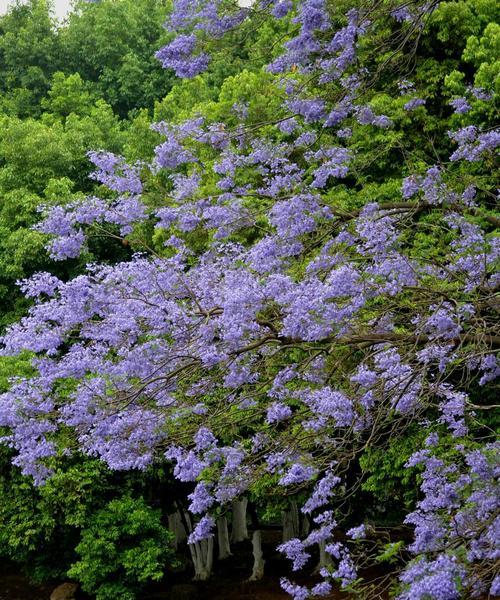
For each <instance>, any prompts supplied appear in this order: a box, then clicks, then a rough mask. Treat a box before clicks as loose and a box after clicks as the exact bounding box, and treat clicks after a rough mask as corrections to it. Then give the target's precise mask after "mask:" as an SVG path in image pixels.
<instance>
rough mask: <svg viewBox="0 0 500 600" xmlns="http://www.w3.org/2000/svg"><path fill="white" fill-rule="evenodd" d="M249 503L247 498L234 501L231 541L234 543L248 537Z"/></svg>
mask: <svg viewBox="0 0 500 600" xmlns="http://www.w3.org/2000/svg"><path fill="white" fill-rule="evenodd" d="M247 504H248V500H247V499H246V498H241V500H235V501H234V502H233V527H232V530H231V542H233V544H234V543H238V542H242V541H243V540H246V539H248V529H247Z"/></svg>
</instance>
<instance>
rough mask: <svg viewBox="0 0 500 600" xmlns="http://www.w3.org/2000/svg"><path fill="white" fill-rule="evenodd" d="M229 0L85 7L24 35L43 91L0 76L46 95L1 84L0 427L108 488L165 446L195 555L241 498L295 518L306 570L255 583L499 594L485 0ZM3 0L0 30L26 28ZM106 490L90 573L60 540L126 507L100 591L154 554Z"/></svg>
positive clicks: (493, 159)
mask: <svg viewBox="0 0 500 600" xmlns="http://www.w3.org/2000/svg"><path fill="white" fill-rule="evenodd" d="M241 4H243V3H238V2H233V1H230V0H199V1H196V2H191V1H189V2H188V1H186V0H174V2H173V5H172V6H171V7H169V10H168V18H167V22H166V24H165V33H161V34H160V33H158V29H157V24H158V20H159V18H160V16H161V15H162V14H163V13H162V7H161V5H158V4H157V3H154V2H152V0H147V2H146V1H144V0H141V2H139V3H129V2H128V1H127V0H124V1H123V2H104V3H103V4H102V6H101V5H100V4H98V5H97V4H96V5H92V6H91V7H88V8H83V5H82V7H80V9H79V11H77V12H75V14H74V15H73V16H71V17H70V19H69V23H68V25H67V27H66V28H65V29H64V30H61V32H55V31H52V29H50V27H49V26H48V29H47V33H46V34H44V35H43V36H42V37H43V44H42V46H43V48H44V51H43V53H42V55H43V56H48V55H49V54H48V53H50V51H52V50H50V48H52V44H61V48H63V49H66V50H64V51H67V52H69V55H70V56H71V59H65V60H66V62H65V65H64V66H62V67H61V68H60V69H59V68H57V69H55V70H53V71H52V72H50V74H49V73H48V71H47V69H49V66H50V68H53V63H52V62H51V61H49V60H47V61H46V62H47V65H49V66H47V68H46V67H45V66H44V64H45V63H43V61H41V64H40V66H39V67H37V68H38V69H39V71H37V73H39V72H40V73H43V77H49V80H50V82H51V83H50V87H46V88H44V87H43V85H42V84H41V83H37V84H36V85H35V84H33V85H32V83H31V82H28V83H26V82H18V81H15V82H14V83H13V84H12V90H11V91H9V94H10V95H9V94H6V97H7V98H10V99H11V100H9V102H14V103H15V104H16V105H17V106H20V105H19V98H21V96H22V97H23V98H24V96H23V95H22V94H18V93H17V92H15V90H17V89H18V88H17V87H14V86H17V85H23V86H27V87H26V89H28V90H29V98H37V97H38V96H37V94H42V95H43V99H40V100H37V102H39V105H38V104H37V108H36V109H32V110H31V112H30V113H21V112H19V110H18V111H17V112H16V111H14V114H13V112H12V110H11V108H9V109H8V110H7V109H6V111H5V116H4V117H3V119H5V126H4V127H3V128H2V129H3V131H4V133H2V136H3V139H0V154H1V156H2V157H3V158H2V160H3V161H4V167H3V168H2V170H1V172H0V185H1V186H2V189H4V190H5V192H4V193H5V198H12V199H13V198H14V197H16V198H17V197H18V196H17V195H12V194H11V190H16V191H17V190H18V189H19V188H21V187H22V189H23V190H24V192H23V194H24V195H23V196H21V197H22V198H25V205H26V206H27V209H26V215H27V217H26V218H25V220H23V218H22V217H21V221H20V222H19V226H18V227H14V228H11V230H10V231H11V233H9V235H8V236H7V237H6V239H7V240H11V238H12V240H11V241H9V242H8V243H10V244H11V246H12V245H13V246H14V247H15V248H16V249H19V251H21V250H23V252H24V253H25V254H22V256H20V258H19V259H18V260H17V261H14V263H13V264H14V265H18V266H19V268H20V269H21V271H20V270H19V269H18V270H17V271H16V270H15V269H14V270H13V273H15V275H12V276H10V275H9V274H8V273H9V271H8V270H6V273H7V276H8V277H23V275H24V274H23V273H22V269H23V268H24V262H23V260H24V257H25V256H28V257H29V258H28V259H27V260H28V262H29V263H30V265H31V264H32V265H33V268H31V267H30V268H31V272H30V273H26V275H31V274H32V273H34V274H32V276H30V277H25V278H24V279H23V281H22V282H21V283H20V286H21V290H22V292H23V294H24V296H25V297H26V298H27V304H28V303H29V308H27V311H26V313H25V314H24V316H22V317H21V318H20V319H19V320H18V321H17V322H15V323H13V324H12V325H10V326H9V327H8V328H7V330H6V332H5V334H4V335H3V337H2V354H3V356H4V357H6V359H7V357H9V358H8V359H9V360H11V361H15V360H16V359H15V358H12V357H19V358H18V359H17V360H18V361H19V362H18V363H17V364H21V365H22V369H23V372H21V373H17V374H18V375H19V376H18V377H17V378H15V379H14V380H11V382H10V384H9V385H8V386H5V387H6V391H5V392H4V393H3V394H2V395H1V396H0V426H2V427H3V428H4V429H5V434H4V436H3V438H2V439H3V442H4V443H5V444H6V445H8V446H10V448H11V449H12V450H13V464H14V465H15V466H17V467H19V468H20V470H21V473H22V475H24V476H30V477H32V478H33V479H34V481H35V483H36V485H38V486H41V488H40V489H41V490H44V489H45V490H47V489H48V490H50V489H51V486H52V485H53V483H51V482H53V481H54V478H55V479H56V480H57V477H60V476H61V473H64V472H65V470H66V469H68V465H69V464H71V463H72V462H73V461H76V462H78V461H82V462H83V463H84V464H89V465H92V468H93V469H95V468H104V467H103V465H102V464H101V463H104V464H105V465H106V468H107V469H109V472H108V471H106V472H107V473H108V475H107V476H108V477H110V478H112V477H114V476H123V477H126V478H129V479H127V481H129V482H131V483H130V486H131V487H132V488H133V489H136V488H137V486H138V485H139V487H140V484H138V483H137V481H141V478H144V479H143V481H146V480H147V479H148V477H152V475H151V474H152V473H154V472H155V469H167V470H168V474H165V473H162V477H163V478H164V479H165V480H166V481H167V482H168V483H167V485H171V486H172V488H171V489H172V498H175V502H176V503H177V504H176V505H177V506H180V507H181V508H182V507H185V508H186V511H187V512H186V513H184V508H182V509H181V510H180V511H179V514H181V515H182V518H183V519H184V522H183V524H184V528H185V529H186V532H187V533H188V534H189V537H188V545H189V547H190V550H191V554H192V556H193V562H194V563H195V569H197V571H196V574H197V575H198V576H199V578H202V577H205V576H208V574H209V572H210V564H211V558H210V553H211V551H212V544H213V538H214V536H215V532H216V527H217V528H219V527H222V525H221V523H223V521H221V520H222V519H225V518H226V515H228V510H229V507H233V532H234V531H235V530H236V528H235V523H236V521H237V518H236V514H237V510H239V509H238V508H236V507H240V508H241V505H242V503H243V504H244V505H245V506H246V503H247V502H250V505H251V508H252V511H253V528H254V530H255V531H257V530H258V529H259V526H258V522H259V521H265V520H266V518H270V519H271V520H272V517H269V515H273V514H274V513H276V511H278V512H279V511H290V514H292V513H293V511H294V510H297V515H299V514H300V517H299V516H297V517H296V520H297V523H299V522H300V523H302V525H304V524H305V526H304V527H298V526H296V527H293V528H292V529H293V533H292V534H290V535H287V536H284V539H283V543H282V544H281V545H280V546H279V550H280V552H282V553H283V554H284V555H285V556H286V557H287V558H288V559H289V560H290V562H291V570H292V571H300V572H303V570H304V568H305V569H307V568H308V567H312V566H313V565H311V562H312V554H313V553H314V552H316V550H315V548H317V547H319V553H320V565H319V574H320V576H321V578H320V579H319V580H316V581H315V582H314V583H313V584H311V585H302V583H300V584H299V583H296V582H295V580H294V578H293V576H290V577H287V578H283V580H282V582H281V584H282V587H283V589H285V590H286V591H287V592H288V593H289V594H290V595H291V596H292V597H293V598H295V599H296V600H302V599H305V598H309V597H320V596H328V594H330V592H331V591H332V589H333V587H334V586H337V585H338V586H340V587H341V588H342V589H345V590H348V591H350V592H352V593H353V594H358V595H359V597H362V598H375V597H377V596H376V594H380V596H379V597H382V595H383V594H385V593H386V592H387V591H388V590H389V591H390V594H391V597H394V598H398V599H399V600H428V599H434V598H435V599H437V600H457V599H460V598H470V597H481V595H484V594H486V595H487V594H490V595H491V596H494V595H496V594H500V576H499V575H498V572H497V570H496V566H497V563H496V562H495V561H497V560H498V552H499V546H498V544H499V539H500V536H499V535H498V527H499V523H500V516H499V512H498V508H499V489H498V442H497V440H496V429H497V426H498V421H497V418H496V415H497V414H498V413H497V411H496V409H497V406H496V405H495V390H496V388H495V379H496V378H497V377H498V375H499V373H500V367H499V366H498V362H497V353H498V349H499V347H500V335H499V333H498V285H499V278H498V259H499V250H500V245H499V238H498V231H497V230H498V225H499V215H498V211H497V206H496V185H497V180H496V178H497V159H498V156H497V148H498V145H499V143H500V132H499V131H498V129H497V128H496V122H495V119H496V116H497V108H498V100H497V95H496V91H497V89H496V88H497V87H498V76H499V75H498V74H499V62H498V56H497V53H496V52H495V49H496V47H497V42H498V38H499V30H498V23H497V20H498V6H497V5H496V3H495V2H493V1H492V0H481V1H478V0H460V1H458V0H457V1H451V2H437V1H434V2H427V1H426V2H424V1H421V0H412V1H411V2H405V3H401V2H398V1H396V0H387V1H384V2H375V1H357V0H342V1H341V2H330V1H329V0H298V1H296V2H291V1H288V0H260V1H257V2H254V3H253V4H252V5H251V6H242V5H241ZM245 4H246V3H245ZM37 6H38V5H37ZM16 10H17V11H18V12H16V11H13V13H11V14H10V15H9V17H8V19H10V21H9V20H7V21H6V23H5V27H6V31H7V29H8V28H11V29H12V28H15V27H18V28H20V29H19V31H20V30H21V29H22V28H28V25H27V24H26V23H28V24H29V23H30V19H26V17H25V16H24V12H22V10H21V9H20V8H19V9H16ZM37 10H38V9H37ZM29 14H30V15H32V17H33V18H35V17H36V15H37V14H38V13H37V11H35V10H33V11H32V12H31V13H29ZM44 14H45V13H44ZM144 15H147V16H148V22H146V20H145V19H144V18H143V16H144ZM30 18H31V17H30ZM36 18H38V17H36ZM45 21H46V19H45V17H44V21H43V22H45ZM21 22H22V23H23V25H22V27H21V26H20V25H19V23H21ZM0 26H1V24H0ZM23 30H24V29H23ZM110 31H112V32H113V34H112V37H113V40H115V43H113V44H110V42H109V39H110V36H111V34H110ZM6 36H7V34H5V36H4V39H5V38H6ZM46 38H47V39H46ZM30 39H31V38H30ZM47 40H48V41H47ZM51 40H52V41H51ZM55 40H57V41H55ZM2 43H3V42H2ZM5 43H6V42H5ZM33 43H35V42H34V41H33ZM72 44H73V45H72ZM87 44H88V46H87ZM152 44H153V45H154V44H157V46H156V48H155V55H156V59H153V57H152V55H150V54H148V53H149V52H150V51H151V46H152ZM21 50H22V48H21V49H20V50H19V52H21ZM4 54H5V57H7V53H6V52H4ZM63 54H64V53H63ZM2 56H3V54H2ZM2 60H3V61H4V63H5V65H8V59H7V58H4V59H2ZM9 60H10V59H9ZM15 60H20V59H15ZM154 60H156V61H157V62H158V61H159V63H161V65H162V66H163V67H164V69H165V72H161V71H160V72H158V70H157V66H156V63H155V62H154ZM72 61H74V62H72ZM77 65H78V70H77ZM2 68H5V69H7V68H8V67H7V66H6V67H2ZM44 69H45V70H44ZM173 72H174V73H175V75H176V76H177V77H179V78H181V80H180V81H176V82H175V83H174V80H173V74H172V73H173ZM42 79H43V78H42V75H40V78H39V80H37V81H39V82H41V81H42ZM30 81H31V80H30ZM33 81H34V79H33ZM37 86H39V87H37ZM167 88H170V89H167ZM23 89H24V88H23ZM160 89H161V90H163V92H164V93H165V95H164V96H163V97H160V93H159V90H160ZM14 92H15V93H14ZM12 98H17V100H12ZM155 100H157V101H156V102H155ZM30 101H31V100H30ZM28 104H29V102H28ZM141 109H143V110H141ZM23 110H24V109H23ZM39 110H40V112H38V111H39ZM27 115H29V116H27ZM126 115H128V119H127V120H126V122H124V120H123V117H124V116H126ZM150 122H151V123H150ZM26 129H29V131H30V132H31V134H30V137H29V138H28V137H27V136H26V134H25V133H23V132H24V131H25V130H26ZM4 140H5V141H4ZM88 161H90V164H91V167H90V169H91V171H90V173H89V163H88ZM9 186H10V187H9ZM9 194H11V195H9ZM61 194H63V195H64V196H65V197H64V198H63V199H62V201H61ZM39 199H42V202H40V204H41V205H42V206H41V208H40V209H39V211H40V212H41V217H40V213H38V216H39V217H40V219H37V217H36V214H37V213H35V211H34V206H35V204H36V203H37V202H38V200H39ZM12 201H13V200H12ZM5 206H6V208H5V210H6V211H11V213H12V211H13V210H14V208H13V207H12V205H11V208H9V204H8V200H7V201H6V204H5ZM2 210H4V209H3V208H2ZM16 218H18V217H16ZM35 221H36V225H35V226H34V228H30V227H32V226H33V225H34V223H35ZM20 227H22V228H26V231H29V234H28V235H29V237H27V238H26V240H23V242H22V243H21V242H20V241H17V240H16V235H19V233H18V232H19V228H20ZM28 228H30V229H28ZM23 230H24V229H23ZM41 240H44V241H45V243H46V247H47V251H48V257H46V256H44V259H43V265H39V264H38V262H37V261H38V260H39V257H40V255H41V250H40V248H41V244H42V241H41ZM7 246H8V244H7ZM30 253H32V255H31V256H30ZM49 259H50V261H52V262H49ZM0 261H2V262H3V259H2V258H1V254H0ZM5 262H7V261H5ZM65 265H69V266H65ZM9 268H12V267H11V266H9ZM42 268H43V271H42V270H41V269H42ZM34 271H37V272H34ZM21 307H22V310H25V307H26V305H25V304H22V305H21ZM18 368H19V367H18ZM13 374H16V373H13ZM87 461H88V462H87ZM95 465H99V467H96V466H95ZM115 472H116V473H115ZM16 473H17V472H16ZM117 474H118V475H117ZM16 476H18V477H21V475H19V474H18V473H17V475H16ZM136 478H138V479H136ZM174 479H175V480H177V481H176V482H175V481H174ZM37 493H42V494H43V493H47V492H37ZM133 496H134V495H133V494H132V495H128V496H127V495H125V496H122V497H121V498H120V499H119V500H109V501H108V502H106V503H101V505H100V506H99V509H98V510H97V511H96V512H94V513H93V515H92V517H89V520H88V521H87V529H86V530H85V531H84V532H83V534H82V538H81V542H80V543H79V545H78V546H77V547H76V552H78V553H79V554H80V556H81V558H80V560H79V561H78V562H75V563H74V564H73V566H72V567H71V569H70V571H69V572H70V574H72V575H74V576H78V577H80V580H81V581H82V582H83V583H84V586H85V585H86V586H87V588H86V589H87V591H90V592H93V591H95V590H96V589H100V588H99V586H101V587H103V589H104V592H103V595H102V598H106V597H111V596H106V593H108V592H106V589H107V587H106V585H107V584H106V582H104V583H102V582H101V573H100V571H99V570H97V571H96V572H95V573H94V572H93V571H92V570H90V571H89V569H88V568H86V567H85V565H86V561H90V562H91V563H92V564H94V563H95V562H96V561H97V562H98V560H99V559H98V558H97V559H96V557H95V556H94V552H97V553H98V552H99V547H100V544H107V543H110V544H111V545H112V546H113V548H114V550H113V552H114V551H115V549H116V545H117V544H119V541H118V540H119V539H120V533H119V531H117V532H114V534H113V535H112V536H111V539H110V540H107V539H106V533H101V532H100V529H106V528H107V525H106V524H107V523H108V522H109V521H116V522H119V526H118V527H119V528H123V529H125V530H127V528H132V529H133V528H134V527H135V524H136V523H137V522H138V521H139V522H140V523H142V524H143V525H144V526H145V527H147V528H149V531H150V537H149V538H148V539H149V540H150V542H148V543H149V544H150V546H148V547H143V546H142V545H139V546H137V545H135V546H134V550H133V553H134V556H136V557H139V558H137V561H138V562H140V561H141V560H142V559H141V558H140V557H141V556H142V554H141V553H142V552H144V553H147V554H148V557H149V559H148V560H149V561H150V562H149V563H148V568H147V569H144V570H141V569H137V568H136V567H135V566H134V567H133V568H130V569H129V568H128V566H127V565H128V562H127V561H128V558H127V557H126V556H124V555H122V554H120V555H119V556H118V555H117V558H116V565H115V569H116V570H119V569H122V572H125V575H123V581H124V582H125V583H124V585H125V588H126V589H125V588H123V590H121V588H120V587H119V585H121V583H118V584H116V583H115V584H114V587H112V592H111V594H115V596H114V597H123V598H128V597H131V596H128V595H127V594H129V591H128V590H129V589H132V592H131V593H132V594H133V593H134V589H135V588H134V585H135V580H136V578H138V579H139V580H141V578H145V577H146V575H145V573H146V572H147V573H148V577H149V578H151V579H155V578H157V577H158V576H159V569H160V567H159V566H158V564H159V561H161V560H164V561H167V560H168V559H169V555H168V553H162V552H160V550H159V544H161V543H163V542H162V541H159V540H166V539H167V537H168V536H167V534H166V532H165V531H164V529H163V526H162V524H161V522H160V517H159V515H158V513H156V512H155V511H154V509H153V508H151V507H148V506H144V505H143V501H142V500H141V499H140V498H134V497H133ZM361 500H363V501H362V502H361ZM128 511H134V512H133V515H135V516H134V517H130V520H129V518H128V514H127V513H128ZM287 514H288V513H287ZM293 514H295V513H293ZM294 519H295V517H294ZM387 524H390V525H394V524H398V525H400V526H402V528H403V534H401V536H400V538H397V537H396V538H394V536H392V537H391V536H389V537H387V535H386V529H385V526H386V525H387ZM300 529H301V530H302V531H299V530H300ZM218 531H219V530H218ZM410 532H411V535H412V537H413V539H412V540H411V541H408V539H407V537H405V535H406V534H407V533H410ZM218 539H219V544H220V545H221V547H222V542H221V537H220V536H219V538H218ZM258 539H259V538H255V544H257V543H258ZM134 543H135V542H134ZM96 548H97V550H96ZM254 549H255V546H254ZM131 552H132V551H131ZM254 554H255V557H256V561H257V560H258V552H257V553H254ZM167 555H168V556H167ZM202 557H203V558H202ZM381 564H382V565H387V576H386V577H384V578H383V581H382V583H377V584H375V583H373V582H372V581H370V579H369V578H368V577H366V574H367V573H368V572H369V571H370V569H373V568H374V567H377V565H379V566H380V565H381ZM200 565H201V566H200ZM103 568H105V567H103ZM123 569H124V571H123ZM148 569H149V570H148ZM257 571H258V569H255V570H254V573H256V572H257ZM113 577H114V575H113ZM127 582H128V583H127ZM127 585H128V587H127ZM120 590H121V591H120ZM120 594H122V595H121V596H120ZM98 597H99V595H98Z"/></svg>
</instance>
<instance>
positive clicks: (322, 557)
mask: <svg viewBox="0 0 500 600" xmlns="http://www.w3.org/2000/svg"><path fill="white" fill-rule="evenodd" d="M318 546H319V561H318V564H317V565H316V568H315V569H314V572H315V573H319V572H320V571H321V569H324V568H325V567H329V566H330V565H331V564H332V559H331V556H330V555H329V554H328V552H327V551H326V550H325V547H326V542H325V541H322V542H318Z"/></svg>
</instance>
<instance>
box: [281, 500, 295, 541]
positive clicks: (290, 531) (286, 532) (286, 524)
mask: <svg viewBox="0 0 500 600" xmlns="http://www.w3.org/2000/svg"><path fill="white" fill-rule="evenodd" d="M281 516H282V523H283V542H288V540H291V539H293V538H296V537H299V534H300V527H299V509H298V508H297V503H296V502H291V503H290V508H289V510H284V511H283V512H282V513H281Z"/></svg>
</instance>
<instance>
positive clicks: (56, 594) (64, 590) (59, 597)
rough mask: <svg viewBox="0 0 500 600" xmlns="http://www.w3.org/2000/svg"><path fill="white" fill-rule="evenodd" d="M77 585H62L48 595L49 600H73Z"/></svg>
mask: <svg viewBox="0 0 500 600" xmlns="http://www.w3.org/2000/svg"><path fill="white" fill-rule="evenodd" d="M77 589H78V584H77V583H62V584H61V585H58V586H57V587H56V589H55V590H54V591H53V592H52V594H50V600H75V594H76V590H77Z"/></svg>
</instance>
